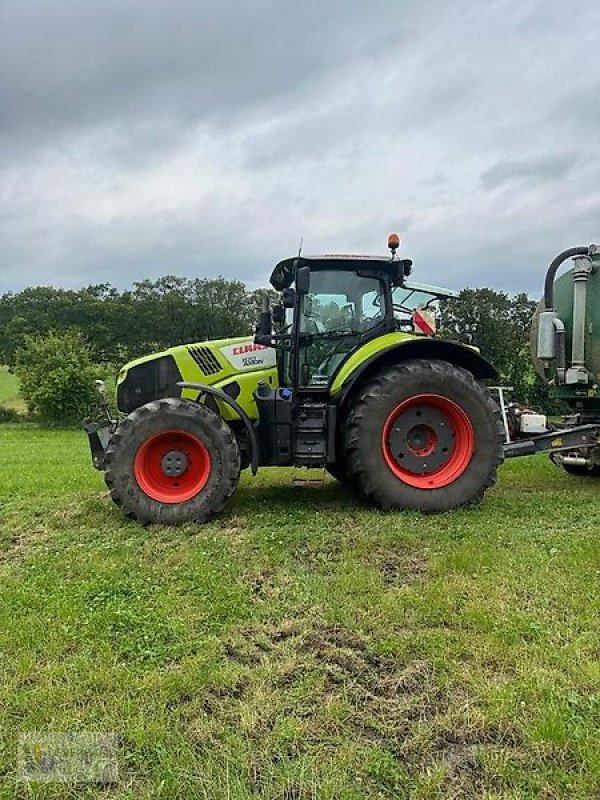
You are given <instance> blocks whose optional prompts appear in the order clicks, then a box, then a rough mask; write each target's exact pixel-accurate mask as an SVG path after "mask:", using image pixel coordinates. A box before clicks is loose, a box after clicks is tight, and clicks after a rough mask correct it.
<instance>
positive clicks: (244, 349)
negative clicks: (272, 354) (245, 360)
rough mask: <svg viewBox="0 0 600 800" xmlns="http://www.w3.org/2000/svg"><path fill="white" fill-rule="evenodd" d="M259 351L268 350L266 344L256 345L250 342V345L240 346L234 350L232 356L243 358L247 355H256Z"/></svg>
mask: <svg viewBox="0 0 600 800" xmlns="http://www.w3.org/2000/svg"><path fill="white" fill-rule="evenodd" d="M257 350H268V348H267V347H265V346H264V344H254V343H253V342H248V344H239V345H237V346H236V347H234V348H233V350H232V351H231V354H232V355H234V356H243V355H246V353H255V352H256V351H257Z"/></svg>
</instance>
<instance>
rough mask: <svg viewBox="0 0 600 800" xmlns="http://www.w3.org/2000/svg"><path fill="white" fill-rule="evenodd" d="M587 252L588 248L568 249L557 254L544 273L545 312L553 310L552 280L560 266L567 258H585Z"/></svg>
mask: <svg viewBox="0 0 600 800" xmlns="http://www.w3.org/2000/svg"><path fill="white" fill-rule="evenodd" d="M589 252H590V248H589V247H570V248H569V249H568V250H563V251H562V253H559V254H558V255H557V256H556V258H555V259H554V261H553V262H552V263H551V264H550V266H549V267H548V272H547V273H546V280H545V281H544V307H545V309H546V311H549V310H551V309H553V308H554V278H555V277H556V273H557V272H558V268H559V267H560V265H561V264H562V263H563V262H564V261H566V260H567V259H568V258H573V257H574V256H587V255H589Z"/></svg>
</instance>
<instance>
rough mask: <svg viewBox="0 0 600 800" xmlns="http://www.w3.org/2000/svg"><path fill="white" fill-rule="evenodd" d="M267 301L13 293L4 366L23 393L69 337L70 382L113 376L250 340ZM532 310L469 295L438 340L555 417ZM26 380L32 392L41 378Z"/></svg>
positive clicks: (155, 289) (160, 292) (183, 292)
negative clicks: (79, 365)
mask: <svg viewBox="0 0 600 800" xmlns="http://www.w3.org/2000/svg"><path fill="white" fill-rule="evenodd" d="M260 296H261V291H260V290H249V289H248V288H247V287H246V286H245V285H244V283H242V282H241V281H235V280H234V281H230V280H226V279H225V278H221V277H219V278H211V279H209V278H200V279H199V278H195V279H190V278H181V277H177V276H174V275H167V276H164V277H162V278H159V279H158V280H143V281H140V282H137V283H134V284H133V286H132V287H131V289H128V290H126V291H119V290H117V289H116V288H115V287H113V286H111V285H110V284H96V285H92V286H87V287H85V288H83V289H79V290H71V289H55V288H52V287H44V286H38V287H31V288H27V289H24V290H23V291H21V292H16V293H6V294H4V295H3V296H1V297H0V364H6V365H8V366H9V367H11V368H16V370H17V372H20V377H21V384H22V386H23V388H24V386H26V385H27V384H28V381H27V378H26V374H27V373H30V372H31V373H33V372H35V373H36V375H37V374H39V372H38V370H37V369H36V368H35V365H36V364H38V365H39V366H40V367H42V365H41V363H40V362H41V361H43V360H44V359H45V358H46V357H48V358H50V360H51V361H52V353H51V352H50V351H51V350H52V348H53V347H54V348H55V349H58V350H60V348H61V336H65V335H66V336H67V340H64V341H63V344H62V348H63V353H62V356H63V358H65V359H66V360H69V361H70V364H71V379H72V375H73V374H74V373H75V371H76V361H77V353H78V352H79V353H80V356H81V359H83V360H85V361H86V364H89V365H96V366H102V365H105V366H106V365H109V368H108V369H107V370H106V372H107V373H110V372H111V371H112V372H113V373H114V371H115V367H118V366H120V365H122V364H123V363H125V362H126V361H129V360H131V359H133V358H136V357H139V356H142V355H146V354H149V353H152V352H156V351H159V350H162V349H165V348H167V347H171V346H173V345H176V344H182V343H187V342H199V341H204V340H208V339H218V338H228V337H232V336H236V335H247V334H251V333H252V331H253V330H254V326H255V323H256V320H257V314H258V309H259V306H260ZM535 306H536V303H535V301H533V300H531V299H530V298H528V297H527V295H525V294H517V295H514V296H511V295H508V294H506V293H504V292H498V291H495V290H493V289H489V288H482V289H465V290H463V291H462V292H461V293H460V296H459V297H458V298H456V299H453V300H447V301H444V302H443V303H442V304H441V332H442V334H443V335H444V336H446V337H448V338H451V339H454V340H457V341H461V342H466V343H470V344H473V345H476V346H477V347H479V349H480V350H481V352H482V354H483V355H484V356H485V357H486V358H488V359H489V361H491V362H492V363H493V364H494V365H495V366H496V368H497V369H498V371H499V372H500V382H501V383H502V384H504V385H509V386H513V387H514V392H513V396H514V397H515V398H516V399H519V400H520V401H523V402H526V403H528V404H532V405H539V406H542V407H543V408H544V409H546V410H550V411H551V410H555V409H553V408H552V407H551V405H550V403H549V401H548V394H547V388H546V386H545V384H544V383H543V381H542V380H541V379H540V378H539V377H538V376H537V374H536V372H535V368H534V364H533V360H532V358H531V354H530V348H529V329H530V324H531V318H532V316H533V313H534V311H535ZM49 348H50V350H49ZM67 352H68V353H69V356H68V358H67ZM43 354H46V355H43ZM58 363H60V353H59V358H58V362H57V364H58ZM42 372H43V367H42ZM29 377H30V381H29V382H31V384H32V391H33V390H34V389H35V386H36V385H37V381H38V378H37V377H36V378H35V380H32V375H30V376H29ZM65 387H66V388H65V391H66V392H68V384H67V383H65ZM31 405H39V404H37V403H35V402H32V404H31Z"/></svg>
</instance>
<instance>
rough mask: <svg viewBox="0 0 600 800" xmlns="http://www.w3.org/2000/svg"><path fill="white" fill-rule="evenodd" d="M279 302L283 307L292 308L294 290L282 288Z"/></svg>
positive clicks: (294, 302) (293, 304) (294, 297)
mask: <svg viewBox="0 0 600 800" xmlns="http://www.w3.org/2000/svg"><path fill="white" fill-rule="evenodd" d="M281 303H282V305H283V307H284V308H293V307H294V306H295V304H296V292H295V291H294V289H284V290H283V291H282V293H281Z"/></svg>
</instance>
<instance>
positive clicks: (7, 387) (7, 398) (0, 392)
mask: <svg viewBox="0 0 600 800" xmlns="http://www.w3.org/2000/svg"><path fill="white" fill-rule="evenodd" d="M0 406H6V407H7V408H15V409H17V410H18V411H22V410H24V408H25V404H24V403H23V400H22V399H21V397H20V396H19V380H18V378H17V376H16V375H13V374H12V373H11V372H9V371H8V367H1V366H0Z"/></svg>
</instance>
